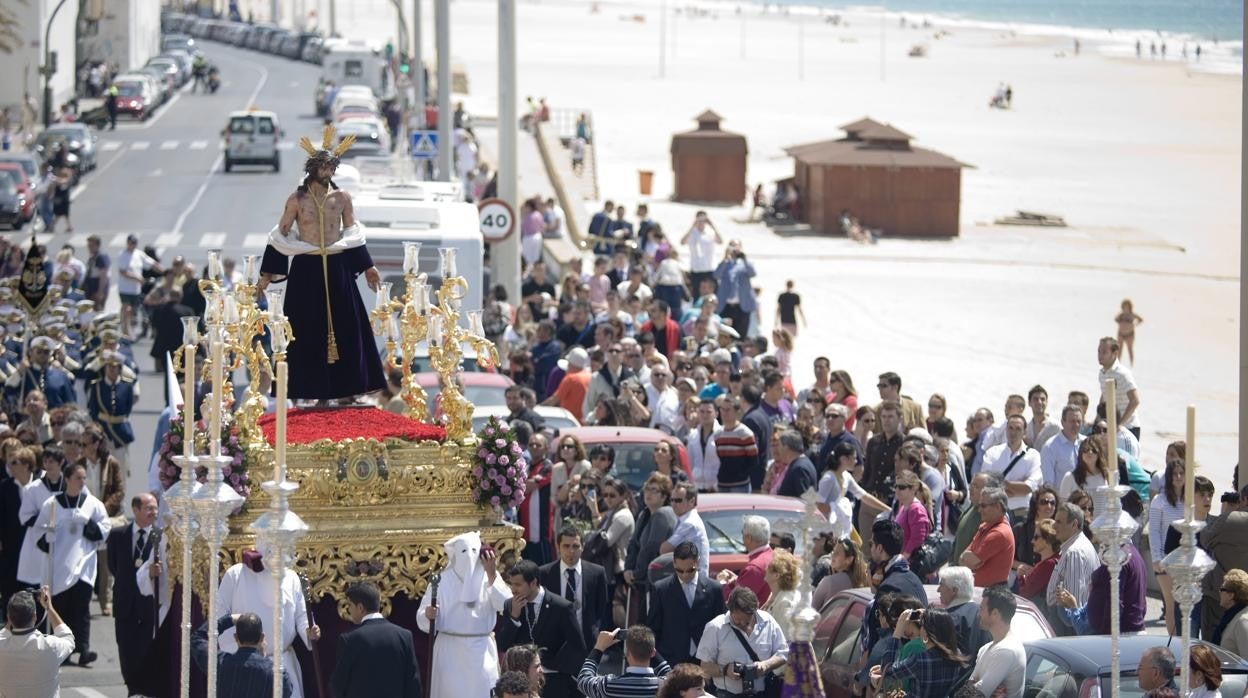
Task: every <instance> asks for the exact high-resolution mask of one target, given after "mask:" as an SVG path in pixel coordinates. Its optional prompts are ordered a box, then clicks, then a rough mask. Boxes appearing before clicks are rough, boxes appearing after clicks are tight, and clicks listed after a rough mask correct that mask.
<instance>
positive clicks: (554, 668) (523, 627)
mask: <svg viewBox="0 0 1248 698" xmlns="http://www.w3.org/2000/svg"><path fill="white" fill-rule="evenodd" d="M511 604H512V599H507V602H506V603H505V604H503V619H502V622H500V623H499V624H498V625H499V630H498V653H499V654H502V653H504V652H506V651H507V650H508V649H510V648H511V647H513V646H515V645H524V644H528V643H532V644H534V645H537V646H538V647H540V648H541V654H542V668H543V669H545V670H547V671H548V672H552V673H547V674H546V692H545V693H544V694H543V696H544V697H545V698H564V696H571V695H574V691H575V689H574V688H573V685H574V684H573V682H572V677H574V676H576V674H577V672H579V671H580V670H581V664H582V663H583V662H584V661H585V656H586V654H587V652H586V650H585V641H584V640H583V639H582V638H581V632H580V629H579V628H577V627H576V614H575V613H573V612H572V604H571V603H568V600H567V599H565V598H563V597H562V596H556V595H555V594H553V593H551V592H549V591H547V592H546V593H545V594H544V595H543V596H542V604H541V609H540V611H539V612H538V614H537V623H536V624H535V625H534V626H533V628H532V633H530V628H529V625H528V623H527V622H526V620H525V617H524V612H523V611H522V612H521V614H520V620H519V621H515V620H512V617H511ZM595 639H597V638H595Z"/></svg>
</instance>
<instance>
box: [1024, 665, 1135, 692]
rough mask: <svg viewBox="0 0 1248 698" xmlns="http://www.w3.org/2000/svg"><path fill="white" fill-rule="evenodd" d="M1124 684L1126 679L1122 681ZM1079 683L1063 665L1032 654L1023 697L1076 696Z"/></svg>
mask: <svg viewBox="0 0 1248 698" xmlns="http://www.w3.org/2000/svg"><path fill="white" fill-rule="evenodd" d="M1123 684H1124V685H1126V681H1124V682H1123ZM1078 694H1079V684H1078V683H1077V682H1076V681H1075V678H1074V677H1073V676H1071V675H1070V673H1069V672H1068V671H1067V670H1066V668H1065V667H1062V666H1060V665H1058V664H1057V663H1056V662H1054V661H1052V660H1051V659H1049V658H1048V657H1045V656H1044V655H1039V654H1033V655H1032V656H1031V657H1029V658H1028V660H1027V676H1026V678H1025V680H1024V683H1023V696H1024V698H1077V696H1078Z"/></svg>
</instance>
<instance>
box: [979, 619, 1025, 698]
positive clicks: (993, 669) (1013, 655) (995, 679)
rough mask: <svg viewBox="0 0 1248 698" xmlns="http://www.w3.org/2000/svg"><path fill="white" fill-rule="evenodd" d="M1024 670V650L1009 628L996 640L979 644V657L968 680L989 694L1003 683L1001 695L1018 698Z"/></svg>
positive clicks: (1021, 693)
mask: <svg viewBox="0 0 1248 698" xmlns="http://www.w3.org/2000/svg"><path fill="white" fill-rule="evenodd" d="M1026 671H1027V651H1026V650H1025V649H1023V643H1022V642H1020V641H1019V640H1018V639H1017V638H1015V637H1014V633H1013V632H1009V633H1006V634H1005V637H1003V638H1001V641H1000V642H990V643H988V644H986V645H984V646H983V647H980V648H979V658H978V659H977V660H976V662H975V671H973V672H971V681H972V683H974V685H975V688H976V689H978V690H979V692H980V693H982V694H983V695H986V696H991V695H992V693H993V691H995V690H997V687H998V686H1005V698H1022V695H1023V674H1025V673H1026Z"/></svg>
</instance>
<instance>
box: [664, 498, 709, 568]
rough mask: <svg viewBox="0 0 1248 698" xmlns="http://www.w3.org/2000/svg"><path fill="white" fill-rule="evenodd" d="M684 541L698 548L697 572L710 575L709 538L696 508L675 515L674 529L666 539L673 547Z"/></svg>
mask: <svg viewBox="0 0 1248 698" xmlns="http://www.w3.org/2000/svg"><path fill="white" fill-rule="evenodd" d="M685 541H689V542H690V543H693V545H694V546H695V547H696V548H697V549H698V572H700V573H702V574H705V575H707V576H710V571H711V540H710V538H708V537H707V536H706V525H705V524H703V523H702V515H701V514H699V513H698V510H697V509H690V510H689V511H687V512H685V514H684V516H678V517H676V530H674V531H672V536H671V538H668V539H667V542H668V543H671V544H672V547H673V548H674V547H676V546H678V545H680V544H681V543H684V542H685Z"/></svg>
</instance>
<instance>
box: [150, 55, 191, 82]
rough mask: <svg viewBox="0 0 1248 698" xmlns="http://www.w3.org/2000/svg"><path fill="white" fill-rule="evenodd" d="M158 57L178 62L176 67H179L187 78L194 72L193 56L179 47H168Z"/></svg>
mask: <svg viewBox="0 0 1248 698" xmlns="http://www.w3.org/2000/svg"><path fill="white" fill-rule="evenodd" d="M158 57H159V58H168V59H171V60H173V61H176V62H177V64H178V67H179V68H181V69H182V72H183V74H185V75H186V79H187V80H190V79H191V77H192V76H193V75H194V74H195V58H194V57H192V56H191V54H189V53H187V52H186V51H183V50H181V49H170V50H168V51H165V52H164V53H162V54H160V56H158ZM184 82H185V81H184Z"/></svg>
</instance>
